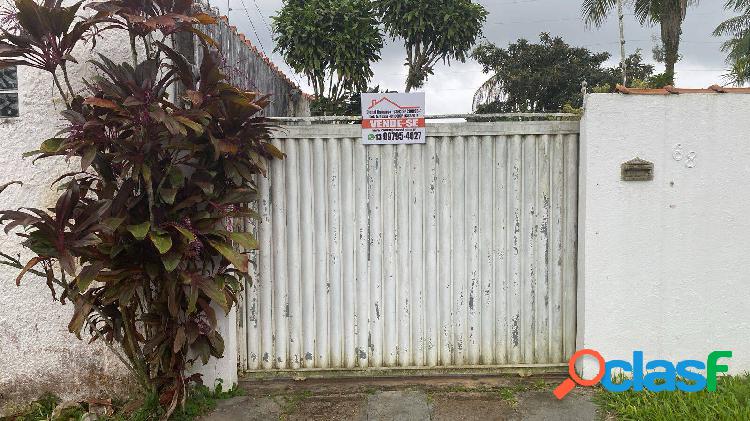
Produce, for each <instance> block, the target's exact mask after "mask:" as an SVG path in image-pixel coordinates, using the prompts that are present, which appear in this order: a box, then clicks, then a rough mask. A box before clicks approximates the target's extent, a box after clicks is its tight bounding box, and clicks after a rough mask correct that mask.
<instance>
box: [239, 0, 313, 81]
mask: <svg viewBox="0 0 750 421" xmlns="http://www.w3.org/2000/svg"><path fill="white" fill-rule="evenodd" d="M253 3H254V4H255V9H256V10H257V11H258V16H260V20H261V21H262V22H263V24H264V25H265V26H266V29H268V34H269V35H271V38H273V29H271V25H269V24H268V21H266V18H265V17H264V16H263V12H262V11H261V10H260V6H258V1H257V0H253ZM243 6H244V4H243ZM289 70H290V71H291V74H292V77H293V78H294V80H295V81H296V82H297V85H298V86H300V87H301V86H302V82H300V79H299V77H298V76H297V72H295V71H294V69H292V68H291V66H289Z"/></svg>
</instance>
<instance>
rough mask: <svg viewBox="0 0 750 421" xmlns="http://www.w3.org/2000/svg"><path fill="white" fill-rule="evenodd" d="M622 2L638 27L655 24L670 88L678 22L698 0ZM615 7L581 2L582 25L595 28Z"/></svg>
mask: <svg viewBox="0 0 750 421" xmlns="http://www.w3.org/2000/svg"><path fill="white" fill-rule="evenodd" d="M729 1H736V0H729ZM624 3H625V4H629V5H630V6H632V8H633V13H634V14H635V17H636V19H638V21H639V22H640V23H641V25H659V29H660V32H661V43H662V47H663V49H662V50H663V52H664V64H665V66H666V69H665V71H664V75H665V76H664V79H665V81H666V82H667V83H666V84H667V85H673V84H674V77H675V64H677V62H678V61H679V60H680V39H681V38H682V23H683V22H684V21H685V16H686V15H687V10H688V8H689V7H690V6H692V5H695V4H697V3H698V0H631V1H625V2H624ZM616 6H617V2H616V1H614V0H583V5H582V7H581V11H582V14H583V18H584V20H585V22H586V24H588V25H593V26H597V27H599V26H601V25H602V23H604V21H605V20H606V18H607V16H608V15H609V14H610V13H612V12H613V11H614V10H615V8H616Z"/></svg>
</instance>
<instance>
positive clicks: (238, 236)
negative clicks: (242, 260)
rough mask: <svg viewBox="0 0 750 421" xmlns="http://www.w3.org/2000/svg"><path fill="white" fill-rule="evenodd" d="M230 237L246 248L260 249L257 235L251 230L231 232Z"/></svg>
mask: <svg viewBox="0 0 750 421" xmlns="http://www.w3.org/2000/svg"><path fill="white" fill-rule="evenodd" d="M229 238H231V239H232V241H234V242H236V243H237V244H239V245H241V246H242V247H244V248H245V249H246V250H257V249H258V241H257V240H256V239H255V236H253V234H251V233H249V232H233V233H230V234H229Z"/></svg>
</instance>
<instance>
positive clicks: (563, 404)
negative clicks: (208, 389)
mask: <svg viewBox="0 0 750 421" xmlns="http://www.w3.org/2000/svg"><path fill="white" fill-rule="evenodd" d="M561 380H562V379H558V378H519V377H492V376H486V377H485V376H483V377H471V378H470V377H440V378H437V377H434V378H366V379H362V378H358V379H336V380H333V379H307V380H296V381H294V380H288V381H284V380H253V381H242V382H241V386H242V387H243V388H244V389H245V390H247V392H248V393H247V395H246V396H241V397H238V398H234V399H229V400H226V401H222V402H221V403H220V404H219V406H218V407H217V409H216V410H215V411H214V412H213V413H211V414H210V415H208V416H206V417H204V418H203V420H204V421H230V420H232V421H234V420H259V421H270V420H399V421H400V420H408V421H412V420H483V421H485V420H550V421H552V420H555V421H557V420H596V419H597V409H596V406H595V405H594V404H593V403H592V402H591V397H592V391H591V390H586V389H582V388H577V389H575V390H574V391H573V392H572V393H571V394H570V395H568V396H567V397H566V398H565V399H563V400H562V401H558V400H557V399H556V398H555V397H554V396H553V395H552V389H553V388H554V387H555V386H556V385H557V384H559V383H560V381H561Z"/></svg>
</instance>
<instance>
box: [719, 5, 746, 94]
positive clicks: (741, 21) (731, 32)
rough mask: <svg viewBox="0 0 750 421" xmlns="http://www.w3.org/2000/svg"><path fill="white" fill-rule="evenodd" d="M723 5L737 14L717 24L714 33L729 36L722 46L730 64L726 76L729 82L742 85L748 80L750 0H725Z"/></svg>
mask: <svg viewBox="0 0 750 421" xmlns="http://www.w3.org/2000/svg"><path fill="white" fill-rule="evenodd" d="M724 7H725V8H726V9H727V10H732V11H733V12H735V13H737V16H734V17H731V18H729V19H727V20H725V21H724V22H722V23H721V24H719V26H717V27H716V30H714V35H716V36H727V35H728V36H730V37H731V38H730V39H729V41H727V42H726V43H724V45H723V46H722V50H723V51H724V52H726V53H727V63H728V64H729V66H730V69H729V73H728V74H727V78H728V79H729V82H730V83H733V84H735V85H744V84H745V83H747V82H750V0H727V2H726V4H725V6H724Z"/></svg>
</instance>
